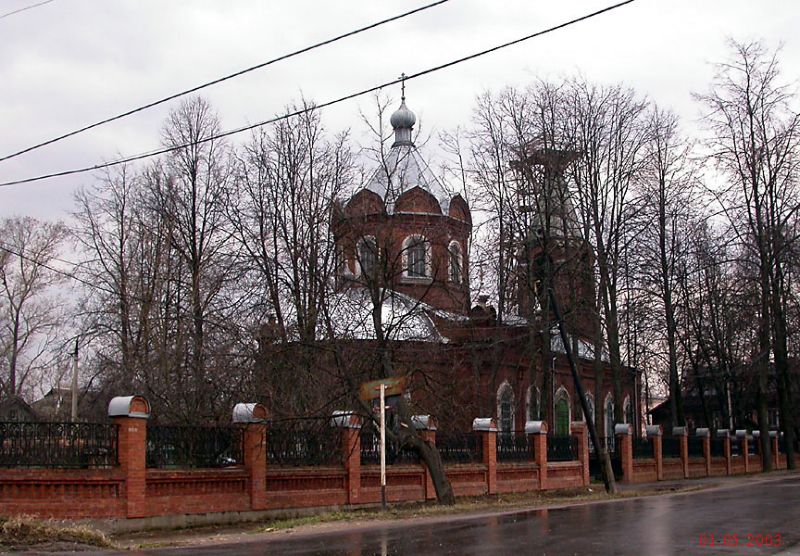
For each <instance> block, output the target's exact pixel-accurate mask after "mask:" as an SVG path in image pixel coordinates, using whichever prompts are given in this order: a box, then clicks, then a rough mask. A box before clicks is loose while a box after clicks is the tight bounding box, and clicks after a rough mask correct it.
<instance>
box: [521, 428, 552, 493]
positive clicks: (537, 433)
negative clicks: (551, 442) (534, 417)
mask: <svg viewBox="0 0 800 556" xmlns="http://www.w3.org/2000/svg"><path fill="white" fill-rule="evenodd" d="M525 434H527V435H528V440H529V442H530V445H531V448H532V449H533V461H534V462H535V463H536V466H537V467H538V468H539V484H538V487H539V490H545V489H546V488H547V423H546V422H545V421H528V422H527V423H525Z"/></svg>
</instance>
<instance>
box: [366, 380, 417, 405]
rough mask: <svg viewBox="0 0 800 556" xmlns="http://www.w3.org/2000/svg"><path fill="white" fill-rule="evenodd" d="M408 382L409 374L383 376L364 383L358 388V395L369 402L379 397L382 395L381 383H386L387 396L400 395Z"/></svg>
mask: <svg viewBox="0 0 800 556" xmlns="http://www.w3.org/2000/svg"><path fill="white" fill-rule="evenodd" d="M407 383H408V377H407V376H398V377H394V376H391V377H388V378H381V379H379V380H371V381H369V382H365V383H363V384H362V385H361V386H360V387H359V389H358V397H359V398H360V399H361V400H363V401H365V402H367V401H369V400H374V399H376V398H379V397H380V395H381V384H385V385H386V392H385V394H384V395H385V396H386V397H387V398H388V397H390V396H400V395H401V394H402V393H403V392H404V391H405V389H406V384H407Z"/></svg>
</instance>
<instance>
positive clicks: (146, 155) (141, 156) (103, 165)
mask: <svg viewBox="0 0 800 556" xmlns="http://www.w3.org/2000/svg"><path fill="white" fill-rule="evenodd" d="M634 1H635V0H625V1H624V2H619V3H617V4H613V5H611V6H608V7H606V8H603V9H602V10H598V11H595V12H592V13H589V14H586V15H584V16H581V17H578V18H575V19H571V20H569V21H567V22H564V23H561V24H559V25H556V26H554V27H550V28H548V29H544V30H542V31H537V32H536V33H532V34H530V35H526V36H524V37H521V38H519V39H515V40H513V41H509V42H506V43H503V44H500V45H497V46H494V47H492V48H488V49H486V50H481V51H480V52H475V53H473V54H470V55H468V56H464V57H462V58H458V59H456V60H452V61H450V62H447V63H444V64H440V65H438V66H434V67H431V68H428V69H425V70H422V71H419V72H417V73H413V74H411V75H408V76H404V77H399V78H396V79H393V80H391V81H387V82H385V83H381V84H380V85H375V86H373V87H369V88H367V89H362V90H361V91H358V92H355V93H350V94H347V95H344V96H341V97H339V98H337V99H334V100H329V101H327V102H323V103H322V104H317V105H315V106H311V107H308V108H303V109H300V110H295V111H293V112H288V113H286V114H284V115H282V116H276V117H274V118H270V119H268V120H263V121H261V122H258V123H255V124H251V125H247V126H243V127H239V128H235V129H231V130H228V131H224V132H222V133H218V134H216V135H210V136H208V137H205V138H202V139H200V140H197V141H194V142H192V143H184V144H182V145H176V146H173V147H165V148H161V149H157V150H152V151H148V152H145V153H141V154H137V155H133V156H129V157H125V158H120V159H117V160H113V161H111V162H104V163H101V164H96V165H94V166H87V167H83V168H76V169H72V170H63V171H60V172H53V173H50V174H43V175H40V176H36V177H32V178H25V179H21V180H14V181H8V182H3V183H0V187H9V186H12V185H20V184H23V183H32V182H36V181H42V180H46V179H50V178H56V177H63V176H69V175H73V174H82V173H85V172H93V171H95V170H101V169H103V168H110V167H112V166H118V165H120V164H127V163H130V162H136V161H138V160H142V159H145V158H150V157H153V156H158V155H161V154H167V153H170V152H174V151H178V150H180V149H184V148H186V147H188V146H190V145H197V144H202V143H207V142H209V141H214V140H217V139H222V138H224V137H229V136H231V135H236V134H238V133H242V132H244V131H249V130H251V129H255V128H258V127H263V126H265V125H268V124H271V123H275V122H279V121H282V120H288V119H290V118H293V117H295V116H299V115H301V114H305V113H307V112H311V111H312V110H319V109H322V108H327V107H329V106H333V105H334V104H339V103H341V102H344V101H346V100H350V99H353V98H357V97H360V96H364V95H366V94H369V93H372V92H375V91H378V90H380V89H383V88H384V87H388V86H390V85H395V84H397V83H400V82H401V81H402V80H403V79H405V80H406V81H409V80H411V79H416V78H418V77H422V76H424V75H428V74H430V73H434V72H437V71H440V70H443V69H446V68H449V67H452V66H455V65H457V64H460V63H462V62H466V61H468V60H473V59H475V58H479V57H481V56H484V55H486V54H490V53H492V52H496V51H498V50H501V49H503V48H507V47H509V46H513V45H516V44H519V43H521V42H525V41H528V40H530V39H533V38H536V37H540V36H542V35H546V34H548V33H552V32H554V31H558V30H560V29H563V28H565V27H569V26H570V25H574V24H575V23H579V22H581V21H585V20H587V19H591V18H593V17H595V16H598V15H601V14H604V13H606V12H609V11H612V10H615V9H617V8H620V7H622V6H625V5H627V4H631V3H632V2H634Z"/></svg>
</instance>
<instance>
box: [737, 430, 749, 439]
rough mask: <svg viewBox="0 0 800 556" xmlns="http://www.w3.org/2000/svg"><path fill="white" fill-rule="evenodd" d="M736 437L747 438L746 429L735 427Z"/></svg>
mask: <svg viewBox="0 0 800 556" xmlns="http://www.w3.org/2000/svg"><path fill="white" fill-rule="evenodd" d="M736 438H747V429H736Z"/></svg>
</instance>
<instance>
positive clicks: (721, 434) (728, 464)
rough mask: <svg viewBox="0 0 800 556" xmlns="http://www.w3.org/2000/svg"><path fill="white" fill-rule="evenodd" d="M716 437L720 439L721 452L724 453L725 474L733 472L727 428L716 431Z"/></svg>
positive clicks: (729, 436) (729, 434)
mask: <svg viewBox="0 0 800 556" xmlns="http://www.w3.org/2000/svg"><path fill="white" fill-rule="evenodd" d="M717 437H718V438H721V439H722V452H723V454H724V455H725V474H726V475H730V474H731V473H733V462H732V460H731V433H730V431H729V430H728V429H724V430H721V431H717Z"/></svg>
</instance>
